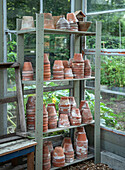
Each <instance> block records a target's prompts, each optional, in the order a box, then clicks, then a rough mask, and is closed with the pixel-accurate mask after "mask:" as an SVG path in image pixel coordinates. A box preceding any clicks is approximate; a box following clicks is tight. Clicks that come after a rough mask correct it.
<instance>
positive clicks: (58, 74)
mask: <svg viewBox="0 0 125 170" xmlns="http://www.w3.org/2000/svg"><path fill="white" fill-rule="evenodd" d="M53 79H57V80H60V79H64V66H63V62H62V60H55V61H54V65H53Z"/></svg>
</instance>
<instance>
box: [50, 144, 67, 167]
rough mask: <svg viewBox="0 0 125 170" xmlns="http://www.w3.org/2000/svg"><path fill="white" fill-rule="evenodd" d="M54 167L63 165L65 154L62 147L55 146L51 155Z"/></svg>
mask: <svg viewBox="0 0 125 170" xmlns="http://www.w3.org/2000/svg"><path fill="white" fill-rule="evenodd" d="M52 163H53V166H54V167H63V166H64V165H65V155H64V152H63V148H62V147H55V149H54V151H53V156H52Z"/></svg>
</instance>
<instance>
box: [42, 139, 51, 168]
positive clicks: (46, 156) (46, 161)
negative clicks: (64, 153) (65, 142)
mask: <svg viewBox="0 0 125 170" xmlns="http://www.w3.org/2000/svg"><path fill="white" fill-rule="evenodd" d="M50 168H51V155H50V151H49V147H48V142H47V141H46V142H44V144H43V169H44V170H49V169H50Z"/></svg>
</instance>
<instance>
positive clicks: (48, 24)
mask: <svg viewBox="0 0 125 170" xmlns="http://www.w3.org/2000/svg"><path fill="white" fill-rule="evenodd" d="M44 28H47V29H54V21H53V17H52V14H51V13H44Z"/></svg>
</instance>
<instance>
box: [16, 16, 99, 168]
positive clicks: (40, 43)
mask: <svg viewBox="0 0 125 170" xmlns="http://www.w3.org/2000/svg"><path fill="white" fill-rule="evenodd" d="M20 25H21V20H18V22H17V30H18V31H17V56H18V62H19V63H20V65H21V71H22V68H23V63H24V34H27V33H31V34H32V33H35V34H36V81H22V84H24V85H36V130H35V138H36V142H37V146H36V159H35V160H36V170H38V169H39V170H42V156H43V134H45V133H43V92H44V78H43V72H44V34H69V35H72V34H74V36H75V44H76V46H75V50H74V51H75V53H80V41H79V40H80V36H96V53H95V74H96V75H95V77H91V78H84V79H72V80H65V79H64V80H50V81H45V82H55V83H56V82H59V81H62V82H63V81H69V82H71V83H72V84H73V89H74V97H75V100H76V103H77V107H79V103H80V89H79V86H80V82H84V81H86V80H89V79H95V89H96V90H95V160H98V159H100V130H99V129H100V111H99V109H100V106H99V98H100V88H99V87H100V53H101V46H100V44H101V38H100V37H101V23H97V24H96V33H95V32H82V31H68V30H56V29H44V15H43V14H36V28H33V29H30V30H20V28H21V27H20ZM69 85H70V84H69ZM70 86H71V85H70ZM84 90H85V89H84ZM82 93H83V91H82ZM93 123H94V122H93ZM80 126H86V125H85V124H82V125H80ZM80 126H70V127H69V128H57V129H50V130H48V132H46V133H50V132H54V131H60V130H65V129H73V128H76V127H80ZM72 135H73V133H72ZM90 158H93V154H92V155H88V158H86V159H83V160H87V159H90ZM83 160H75V161H74V162H73V163H70V164H65V166H69V165H72V164H74V163H77V162H81V161H83ZM51 169H58V168H51Z"/></svg>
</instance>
